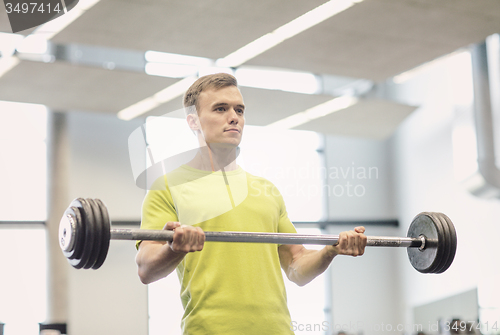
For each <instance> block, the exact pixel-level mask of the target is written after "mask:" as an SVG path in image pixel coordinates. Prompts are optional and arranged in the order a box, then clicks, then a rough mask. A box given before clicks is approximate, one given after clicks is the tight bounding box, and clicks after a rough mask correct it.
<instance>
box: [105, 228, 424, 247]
mask: <svg viewBox="0 0 500 335" xmlns="http://www.w3.org/2000/svg"><path fill="white" fill-rule="evenodd" d="M204 233H205V241H206V242H238V243H273V244H316V245H334V244H336V243H337V242H338V240H339V235H306V234H287V233H254V232H240V231H222V232H219V231H206V232H204ZM111 239H112V240H136V241H137V240H141V241H142V240H145V241H167V242H171V241H172V240H173V239H174V232H173V231H171V230H146V229H114V228H112V229H111ZM423 244H425V239H424V238H423V237H420V238H411V237H388V236H367V241H366V245H367V246H370V247H405V248H411V247H421V246H422V245H423Z"/></svg>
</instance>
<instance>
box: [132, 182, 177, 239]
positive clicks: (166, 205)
mask: <svg viewBox="0 0 500 335" xmlns="http://www.w3.org/2000/svg"><path fill="white" fill-rule="evenodd" d="M169 221H174V222H177V221H179V219H178V217H177V212H176V210H175V206H174V201H173V200H172V195H171V194H170V190H169V189H168V188H167V189H166V190H149V191H148V193H147V194H146V196H145V197H144V201H143V202H142V215H141V229H156V230H161V229H163V227H164V226H165V224H166V223H167V222H169ZM141 242H142V241H137V243H136V247H137V248H138V247H139V244H140V243H141Z"/></svg>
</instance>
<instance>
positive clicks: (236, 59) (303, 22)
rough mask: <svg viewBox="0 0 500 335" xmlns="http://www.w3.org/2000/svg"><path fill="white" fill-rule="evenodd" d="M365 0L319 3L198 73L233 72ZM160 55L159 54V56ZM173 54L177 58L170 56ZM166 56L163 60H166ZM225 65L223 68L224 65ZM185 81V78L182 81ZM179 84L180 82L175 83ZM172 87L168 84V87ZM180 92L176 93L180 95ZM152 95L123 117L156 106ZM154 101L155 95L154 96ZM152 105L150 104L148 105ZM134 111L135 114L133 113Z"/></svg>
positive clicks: (120, 114) (153, 55)
mask: <svg viewBox="0 0 500 335" xmlns="http://www.w3.org/2000/svg"><path fill="white" fill-rule="evenodd" d="M362 1H363V0H330V1H328V2H327V3H324V4H323V5H321V6H318V7H316V8H314V9H313V10H311V11H309V12H307V13H305V14H304V15H301V16H299V17H298V18H296V19H295V20H292V21H290V22H289V23H287V24H285V25H283V26H281V27H279V28H277V29H276V30H274V31H273V32H271V33H269V34H266V35H264V36H262V37H259V38H258V39H256V40H255V41H253V42H250V43H249V44H247V45H245V46H244V47H242V48H240V49H238V50H236V51H235V52H233V53H231V54H229V55H227V56H226V57H224V58H221V59H218V60H217V61H216V62H215V72H214V67H211V66H199V70H198V76H203V75H206V74H210V73H217V72H232V70H230V69H228V68H234V67H238V66H240V65H241V64H243V63H245V62H247V61H249V60H250V59H252V58H254V57H256V56H258V55H260V54H261V53H263V52H265V51H266V50H269V49H271V48H272V47H274V46H276V45H278V44H279V43H281V42H283V41H285V40H286V39H289V38H290V37H293V36H295V35H297V34H299V33H301V32H303V31H305V30H307V29H309V28H311V27H313V26H315V25H317V24H319V23H321V22H323V21H325V20H327V19H329V18H330V17H332V16H334V15H335V14H338V13H340V12H342V11H344V10H346V9H348V8H350V7H352V6H353V5H354V4H356V3H359V2H362ZM146 54H147V55H145V57H147V60H148V59H150V60H155V61H156V60H157V59H163V60H165V62H166V63H170V62H172V59H177V58H176V57H178V56H179V55H176V56H174V55H175V54H166V55H160V54H159V53H158V54H157V53H155V52H153V51H151V52H147V53H146ZM156 57H158V58H156ZM170 57H173V58H170ZM163 60H162V61H161V62H163ZM181 61H183V62H184V61H186V60H181ZM221 68H223V69H221ZM186 79H187V78H186ZM181 82H182V81H181ZM174 85H176V84H174ZM167 89H168V88H167ZM174 91H175V90H174ZM180 95H182V92H180V93H178V95H177V96H180ZM177 96H176V97H177ZM176 97H170V96H169V100H168V101H170V100H172V99H174V98H176ZM149 99H150V98H147V99H145V100H143V102H144V101H145V103H143V104H142V102H138V103H137V104H135V105H133V106H136V105H139V106H142V107H141V108H134V109H133V110H132V112H130V110H129V108H132V107H133V106H130V107H128V108H126V109H124V110H121V111H120V112H118V117H119V118H120V119H123V120H130V119H132V118H134V117H137V116H139V115H141V114H143V113H146V112H148V111H150V110H151V109H153V108H156V107H157V105H154V104H151V103H147V101H149ZM151 99H152V100H153V101H155V99H154V98H153V97H151ZM148 106H150V108H149V109H148ZM132 115H133V116H132Z"/></svg>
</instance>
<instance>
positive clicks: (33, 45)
mask: <svg viewBox="0 0 500 335" xmlns="http://www.w3.org/2000/svg"><path fill="white" fill-rule="evenodd" d="M48 44H49V43H48V41H47V39H46V38H45V37H42V36H40V35H36V34H34V35H28V36H26V38H24V39H23V40H22V41H21V42H20V43H19V46H18V47H17V52H20V53H29V54H39V55H42V54H44V53H46V52H47V49H48Z"/></svg>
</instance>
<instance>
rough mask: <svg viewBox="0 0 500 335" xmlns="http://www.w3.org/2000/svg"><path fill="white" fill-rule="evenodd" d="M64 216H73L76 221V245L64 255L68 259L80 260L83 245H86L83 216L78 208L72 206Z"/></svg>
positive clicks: (64, 252)
mask: <svg viewBox="0 0 500 335" xmlns="http://www.w3.org/2000/svg"><path fill="white" fill-rule="evenodd" d="M64 215H72V216H73V217H74V220H75V227H74V234H75V236H74V237H73V238H74V242H73V243H74V245H73V248H72V250H70V251H64V250H63V254H64V256H65V257H66V258H68V259H74V258H78V257H80V256H81V254H82V250H83V243H84V239H83V238H84V235H85V231H84V228H83V227H82V216H81V215H80V210H79V209H78V208H77V207H74V206H70V207H68V209H66V211H65V212H64Z"/></svg>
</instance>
